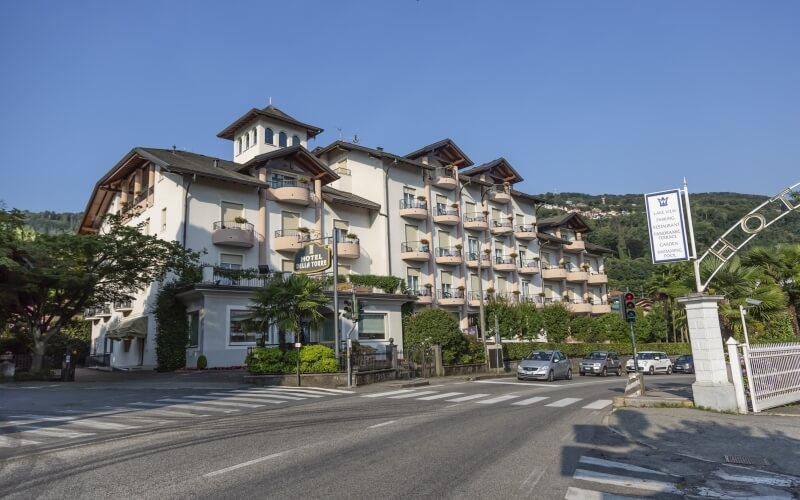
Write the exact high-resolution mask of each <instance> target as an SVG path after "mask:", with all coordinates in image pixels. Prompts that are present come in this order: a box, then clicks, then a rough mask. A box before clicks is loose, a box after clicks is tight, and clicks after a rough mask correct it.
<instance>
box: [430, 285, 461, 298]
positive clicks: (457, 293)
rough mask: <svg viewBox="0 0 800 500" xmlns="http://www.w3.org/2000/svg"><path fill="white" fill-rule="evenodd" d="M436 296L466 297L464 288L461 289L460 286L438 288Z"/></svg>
mask: <svg viewBox="0 0 800 500" xmlns="http://www.w3.org/2000/svg"><path fill="white" fill-rule="evenodd" d="M436 297H437V298H438V299H440V300H441V299H463V298H464V290H459V289H458V288H451V289H447V288H445V289H442V290H436Z"/></svg>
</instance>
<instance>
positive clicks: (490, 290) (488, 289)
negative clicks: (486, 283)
mask: <svg viewBox="0 0 800 500" xmlns="http://www.w3.org/2000/svg"><path fill="white" fill-rule="evenodd" d="M486 293H490V294H491V293H494V288H493V287H489V288H487V289H486Z"/></svg>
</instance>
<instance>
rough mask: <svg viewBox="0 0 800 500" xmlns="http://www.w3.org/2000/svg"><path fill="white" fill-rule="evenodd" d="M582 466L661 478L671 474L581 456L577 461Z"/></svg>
mask: <svg viewBox="0 0 800 500" xmlns="http://www.w3.org/2000/svg"><path fill="white" fill-rule="evenodd" d="M578 461H579V462H580V463H582V464H591V465H599V466H600V467H607V468H610V469H624V470H629V471H633V472H644V473H647V474H658V475H661V476H671V475H672V474H667V473H666V472H661V471H657V470H653V469H648V468H646V467H639V466H636V465H631V464H626V463H624V462H613V461H611V460H605V459H602V458H595V457H587V456H583V457H581V458H580V460H578Z"/></svg>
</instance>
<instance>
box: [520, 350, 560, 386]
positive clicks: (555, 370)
mask: <svg viewBox="0 0 800 500" xmlns="http://www.w3.org/2000/svg"><path fill="white" fill-rule="evenodd" d="M556 378H565V379H567V380H572V368H571V367H570V363H569V358H568V357H566V356H565V355H564V353H563V352H561V351H531V353H530V354H528V355H527V356H525V357H524V358H522V361H520V362H519V366H518V367H517V379H518V380H547V381H548V382H552V381H553V379H556Z"/></svg>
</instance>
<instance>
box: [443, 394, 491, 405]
mask: <svg viewBox="0 0 800 500" xmlns="http://www.w3.org/2000/svg"><path fill="white" fill-rule="evenodd" d="M486 396H491V394H470V395H469V396H461V397H460V398H453V399H448V400H447V401H448V402H450V403H463V402H464V401H471V400H473V399H479V398H485V397H486Z"/></svg>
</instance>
